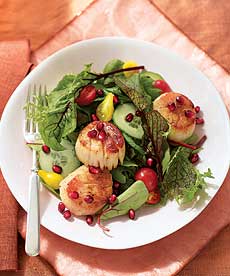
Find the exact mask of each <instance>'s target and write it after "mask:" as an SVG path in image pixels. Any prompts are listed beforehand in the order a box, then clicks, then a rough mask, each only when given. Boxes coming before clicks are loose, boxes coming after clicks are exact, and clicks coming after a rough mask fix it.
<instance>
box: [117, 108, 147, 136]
mask: <svg viewBox="0 0 230 276" xmlns="http://www.w3.org/2000/svg"><path fill="white" fill-rule="evenodd" d="M136 110H137V109H136V107H135V106H134V105H133V104H131V103H126V104H122V105H119V106H118V107H117V108H116V109H115V111H114V113H113V121H114V123H115V125H117V126H118V128H120V129H121V130H122V131H124V132H126V133H127V134H128V135H130V136H132V137H134V138H137V139H142V137H143V135H144V130H143V128H142V125H141V118H140V117H138V116H136V115H135V112H136ZM129 113H132V114H133V115H134V117H133V120H132V121H131V122H127V121H126V119H125V118H126V116H127V115H128V114H129Z"/></svg>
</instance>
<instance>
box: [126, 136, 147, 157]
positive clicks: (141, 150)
mask: <svg viewBox="0 0 230 276" xmlns="http://www.w3.org/2000/svg"><path fill="white" fill-rule="evenodd" d="M122 134H123V137H124V138H125V141H126V142H127V143H128V144H129V145H130V146H131V147H132V148H134V150H136V151H137V152H139V153H140V154H142V155H145V151H144V149H143V148H142V147H141V146H139V145H138V144H137V143H135V141H134V139H133V138H132V137H130V136H129V135H128V134H126V133H125V132H123V133H122Z"/></svg>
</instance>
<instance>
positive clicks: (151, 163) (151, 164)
mask: <svg viewBox="0 0 230 276" xmlns="http://www.w3.org/2000/svg"><path fill="white" fill-rule="evenodd" d="M153 163H154V161H153V159H152V158H148V159H147V160H146V165H147V166H148V167H152V166H153Z"/></svg>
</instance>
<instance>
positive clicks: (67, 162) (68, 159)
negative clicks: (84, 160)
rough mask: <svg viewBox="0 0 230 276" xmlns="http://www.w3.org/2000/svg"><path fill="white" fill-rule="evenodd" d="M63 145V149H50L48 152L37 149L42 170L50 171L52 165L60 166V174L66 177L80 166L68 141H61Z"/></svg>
mask: <svg viewBox="0 0 230 276" xmlns="http://www.w3.org/2000/svg"><path fill="white" fill-rule="evenodd" d="M62 145H63V146H64V147H65V150H63V151H55V150H52V149H51V150H50V153H49V154H46V153H44V152H43V151H42V150H41V151H39V153H38V154H39V164H40V168H41V169H42V170H45V171H48V172H52V166H53V165H58V166H60V167H61V168H62V176H63V177H66V176H67V175H68V174H70V173H71V172H72V171H74V170H75V169H76V168H78V167H80V165H81V163H80V161H79V160H78V159H77V157H76V153H75V148H74V146H73V145H72V144H71V143H70V142H68V141H64V142H62Z"/></svg>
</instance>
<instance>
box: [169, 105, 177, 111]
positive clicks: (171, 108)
mask: <svg viewBox="0 0 230 276" xmlns="http://www.w3.org/2000/svg"><path fill="white" fill-rule="evenodd" d="M168 109H169V110H170V111H174V110H175V109H176V105H175V103H170V104H168Z"/></svg>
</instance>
